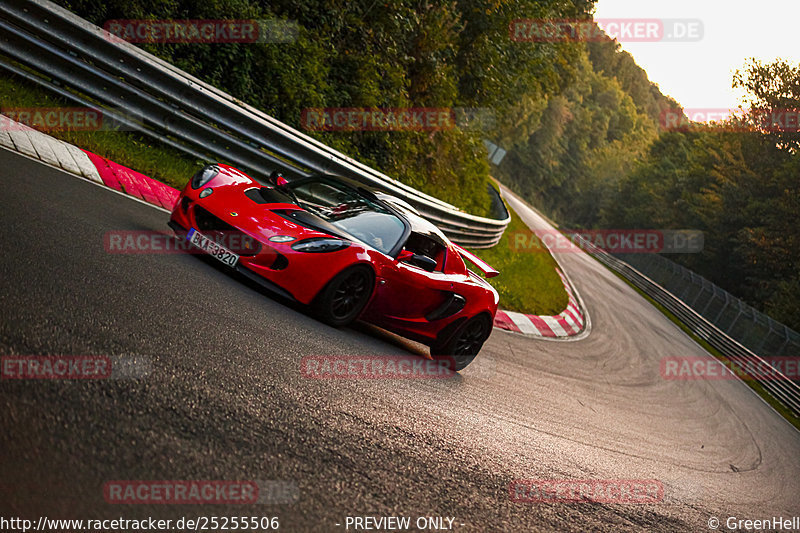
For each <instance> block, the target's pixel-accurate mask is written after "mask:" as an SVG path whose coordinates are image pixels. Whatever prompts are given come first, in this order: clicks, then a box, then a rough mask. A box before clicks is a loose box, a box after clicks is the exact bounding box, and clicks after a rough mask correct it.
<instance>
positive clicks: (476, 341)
mask: <svg viewBox="0 0 800 533" xmlns="http://www.w3.org/2000/svg"><path fill="white" fill-rule="evenodd" d="M491 332H492V321H491V319H490V318H489V317H488V316H486V315H478V316H476V317H473V318H471V319H470V320H468V321H467V322H465V323H464V324H462V325H461V326H460V327H459V328H458V329H457V330H456V332H455V333H454V334H453V335H452V336H451V337H450V340H448V341H447V342H446V343H442V344H434V345H433V346H431V356H432V357H433V358H434V359H435V360H437V361H439V362H440V363H442V364H449V365H451V366H453V365H454V368H453V370H455V371H459V370H463V369H464V368H466V367H467V365H469V364H470V363H471V362H472V361H473V360H474V359H475V357H476V356H477V355H478V352H480V351H481V348H482V347H483V343H484V342H486V339H488V338H489V334H490V333H491Z"/></svg>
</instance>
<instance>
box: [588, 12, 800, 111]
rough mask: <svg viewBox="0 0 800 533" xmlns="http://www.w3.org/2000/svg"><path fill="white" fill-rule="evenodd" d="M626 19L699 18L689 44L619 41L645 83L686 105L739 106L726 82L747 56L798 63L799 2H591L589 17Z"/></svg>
mask: <svg viewBox="0 0 800 533" xmlns="http://www.w3.org/2000/svg"><path fill="white" fill-rule="evenodd" d="M631 18H633V19H642V18H644V19H684V20H685V19H695V20H697V19H699V20H700V21H701V22H702V28H703V35H702V38H701V39H699V40H697V39H695V40H694V42H632V41H630V40H625V41H623V42H621V43H620V44H621V45H622V48H623V49H625V50H626V51H628V52H630V54H631V55H632V56H633V57H634V59H635V60H636V63H637V64H638V65H639V66H640V67H642V68H643V69H644V70H646V71H647V75H648V77H649V78H650V81H652V82H654V83H656V84H658V86H659V88H660V89H661V92H662V93H664V94H666V95H668V96H671V97H673V98H674V99H675V100H677V101H678V103H679V104H681V105H682V106H683V107H684V108H686V109H700V110H703V109H727V108H734V109H735V108H736V107H738V106H739V105H740V104H742V103H743V98H742V97H743V95H744V93H742V92H741V91H740V90H734V89H732V88H731V81H732V78H733V73H734V72H735V71H736V69H738V68H741V67H742V66H743V65H744V64H745V61H746V59H747V58H750V57H755V58H757V59H761V60H763V61H767V62H770V61H772V60H774V59H776V58H778V57H781V58H784V59H787V60H790V61H792V62H794V63H795V64H797V63H800V41H799V40H798V33H800V32H798V27H799V26H800V0H758V1H749V0H726V1H721V0H597V4H596V9H595V19H607V20H610V19H631ZM601 27H602V24H601ZM680 27H681V28H686V29H689V28H690V26H688V25H683V24H681V26H680ZM665 33H666V32H665Z"/></svg>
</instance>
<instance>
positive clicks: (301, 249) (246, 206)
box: [169, 164, 498, 370]
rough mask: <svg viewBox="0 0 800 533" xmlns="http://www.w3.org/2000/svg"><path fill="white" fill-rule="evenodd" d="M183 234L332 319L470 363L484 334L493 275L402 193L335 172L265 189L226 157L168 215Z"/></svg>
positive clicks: (277, 179) (493, 298)
mask: <svg viewBox="0 0 800 533" xmlns="http://www.w3.org/2000/svg"><path fill="white" fill-rule="evenodd" d="M169 225H170V227H171V228H172V229H173V230H174V231H175V232H176V234H178V236H179V237H180V238H186V239H188V240H189V241H190V242H191V243H192V244H193V245H194V246H195V247H197V248H199V249H201V250H202V251H205V252H207V253H208V254H210V255H212V256H213V257H214V258H216V259H218V260H219V261H221V262H222V263H224V264H225V265H227V266H228V267H230V268H232V269H235V270H237V271H239V272H241V273H242V274H244V275H245V276H247V277H249V278H251V279H253V280H254V281H256V282H258V283H259V284H260V285H262V286H264V287H266V288H268V289H270V290H272V291H274V292H277V293H279V294H281V295H283V296H284V297H287V298H290V299H292V300H296V301H298V302H301V303H302V304H306V305H309V306H311V308H312V309H313V310H314V311H315V313H316V315H317V316H318V317H319V318H320V319H321V320H323V321H324V322H326V323H328V324H331V325H333V326H343V325H345V324H348V323H350V322H352V321H353V320H356V319H361V320H364V321H366V322H369V323H371V324H375V325H377V326H379V327H382V328H385V329H388V330H390V331H393V332H395V333H397V334H399V335H402V336H404V337H408V338H410V339H413V340H416V341H418V342H422V343H424V344H427V345H428V346H430V347H431V355H432V356H433V357H435V358H436V357H452V358H454V359H455V361H456V369H457V370H460V369H462V368H464V367H465V366H467V365H468V364H469V363H470V362H471V361H472V360H473V359H474V358H475V356H476V355H477V354H478V352H479V351H480V349H481V347H482V346H483V343H484V341H486V339H487V338H488V337H489V334H490V333H491V332H492V323H493V319H494V315H495V312H496V311H497V302H498V295H497V291H495V290H494V289H493V288H492V287H491V285H489V284H488V283H487V282H486V281H484V279H482V278H481V277H480V276H478V275H477V274H475V273H473V272H471V271H470V270H468V269H467V266H466V264H465V262H464V258H467V259H468V260H469V261H470V262H472V263H473V264H474V265H475V266H477V267H478V268H479V269H480V270H481V271H483V272H484V274H485V275H486V276H487V277H492V276H496V275H497V274H498V272H497V271H496V270H494V269H492V267H490V266H489V265H488V264H486V263H484V262H483V261H482V260H480V259H479V258H477V257H475V256H474V255H473V254H471V253H470V252H468V251H466V250H464V249H463V248H461V247H460V246H458V245H456V244H454V243H452V242H450V241H449V240H448V239H447V237H445V236H444V234H443V233H442V232H441V231H440V230H439V229H438V228H436V227H435V226H434V225H433V224H431V223H430V222H428V221H427V220H425V219H424V218H422V217H421V216H420V215H419V214H418V213H417V212H416V210H414V208H413V207H411V206H410V205H408V204H407V203H406V202H404V201H402V200H400V199H398V198H395V197H393V196H390V195H387V194H385V193H382V192H377V191H372V190H369V189H367V188H365V187H363V186H362V185H360V184H358V183H356V182H353V181H350V180H347V179H344V178H340V177H336V176H329V175H318V176H312V177H309V178H301V179H297V180H292V181H291V182H287V181H286V180H285V179H283V178H282V177H281V176H280V175H279V174H277V173H273V175H272V176H271V177H270V185H268V186H262V185H260V184H259V183H257V182H256V181H255V180H253V179H252V178H250V177H249V176H247V175H246V174H244V173H243V172H241V171H239V170H237V169H235V168H233V167H230V166H227V165H222V164H216V165H209V166H207V167H205V168H204V169H203V170H201V171H199V172H198V173H197V174H195V176H194V177H193V178H192V179H191V180H190V181H189V183H188V184H187V185H186V187H185V188H184V189H183V191H182V192H181V195H180V198H179V199H178V202H177V204H176V205H175V209H174V210H173V212H172V216H171V217H170V221H169Z"/></svg>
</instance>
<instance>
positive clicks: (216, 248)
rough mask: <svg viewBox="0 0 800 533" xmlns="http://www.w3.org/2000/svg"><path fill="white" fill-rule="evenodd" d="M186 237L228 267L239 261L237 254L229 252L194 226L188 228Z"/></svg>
mask: <svg viewBox="0 0 800 533" xmlns="http://www.w3.org/2000/svg"><path fill="white" fill-rule="evenodd" d="M186 239H187V240H188V241H189V242H190V243H192V244H193V245H195V246H197V247H198V248H200V249H201V250H203V251H204V252H206V253H207V254H209V255H210V256H212V257H213V258H214V259H216V260H218V261H219V262H221V263H225V264H226V265H228V266H229V267H235V266H236V263H238V262H239V256H238V255H236V254H235V253H233V252H231V251H230V250H228V249H227V248H225V247H224V246H220V245H219V244H217V243H216V242H214V240H213V239H209V238H208V237H206V236H205V235H203V234H202V233H200V232H199V231H197V230H195V229H194V228H192V229H190V230H189V233H188V234H187V235H186Z"/></svg>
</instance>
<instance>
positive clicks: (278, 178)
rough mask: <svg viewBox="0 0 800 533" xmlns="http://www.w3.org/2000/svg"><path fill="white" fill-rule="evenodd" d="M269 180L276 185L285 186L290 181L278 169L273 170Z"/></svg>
mask: <svg viewBox="0 0 800 533" xmlns="http://www.w3.org/2000/svg"><path fill="white" fill-rule="evenodd" d="M269 182H270V183H271V184H272V185H274V186H275V187H283V186H284V185H286V184H287V183H289V182H288V181H286V178H284V177H283V174H281V173H280V172H278V171H277V170H273V171H272V173H271V174H270V175H269Z"/></svg>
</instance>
